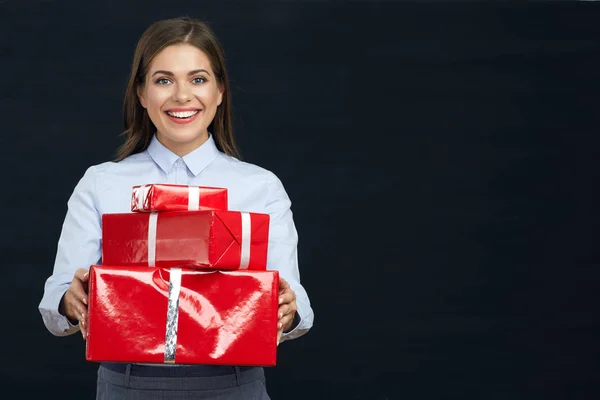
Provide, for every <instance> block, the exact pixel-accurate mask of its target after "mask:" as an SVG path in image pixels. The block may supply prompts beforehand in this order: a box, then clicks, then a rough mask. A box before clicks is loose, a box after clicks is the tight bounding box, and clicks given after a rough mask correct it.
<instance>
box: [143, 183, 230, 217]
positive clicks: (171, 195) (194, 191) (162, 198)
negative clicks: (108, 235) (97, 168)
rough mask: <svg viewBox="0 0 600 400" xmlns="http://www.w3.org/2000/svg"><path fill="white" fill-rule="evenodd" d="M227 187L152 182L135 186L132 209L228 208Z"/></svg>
mask: <svg viewBox="0 0 600 400" xmlns="http://www.w3.org/2000/svg"><path fill="white" fill-rule="evenodd" d="M227 207H228V204H227V189H224V188H217V187H208V186H187V185H173V184H151V185H139V186H134V187H133V190H132V192H131V211H133V212H150V211H186V210H189V211H196V210H227V209H228V208H227Z"/></svg>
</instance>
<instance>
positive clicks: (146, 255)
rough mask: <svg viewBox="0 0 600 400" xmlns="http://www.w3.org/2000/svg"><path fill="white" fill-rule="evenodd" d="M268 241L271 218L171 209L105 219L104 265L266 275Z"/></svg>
mask: <svg viewBox="0 0 600 400" xmlns="http://www.w3.org/2000/svg"><path fill="white" fill-rule="evenodd" d="M242 214H244V215H242ZM152 218H155V220H154V221H155V222H154V223H152V222H151V219H152ZM244 221H245V222H244ZM151 227H152V228H151ZM149 229H150V231H149ZM149 232H150V234H149ZM152 232H154V233H152ZM153 241H154V242H153ZM268 242H269V214H260V213H242V212H239V211H172V212H157V213H121V214H104V215H102V264H103V265H139V266H148V265H151V266H157V267H182V268H200V269H227V270H233V269H249V270H259V271H264V270H265V269H266V266H267V250H268Z"/></svg>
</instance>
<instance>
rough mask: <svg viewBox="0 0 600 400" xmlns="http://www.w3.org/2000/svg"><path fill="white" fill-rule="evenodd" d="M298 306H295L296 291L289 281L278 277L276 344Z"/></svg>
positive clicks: (290, 323) (290, 322) (292, 319)
mask: <svg viewBox="0 0 600 400" xmlns="http://www.w3.org/2000/svg"><path fill="white" fill-rule="evenodd" d="M297 310H298V307H297V306H296V293H294V291H293V290H292V288H291V287H290V285H289V283H287V281H286V280H285V279H283V278H281V277H280V278H279V311H278V315H277V316H278V318H279V321H278V322H277V345H279V341H280V340H281V335H282V334H283V331H284V330H286V329H288V328H289V327H290V326H291V325H292V322H294V316H295V315H296V311H297Z"/></svg>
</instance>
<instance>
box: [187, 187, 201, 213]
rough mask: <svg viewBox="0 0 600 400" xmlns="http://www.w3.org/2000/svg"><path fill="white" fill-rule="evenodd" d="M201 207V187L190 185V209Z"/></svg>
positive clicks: (195, 209) (194, 209) (196, 209)
mask: <svg viewBox="0 0 600 400" xmlns="http://www.w3.org/2000/svg"><path fill="white" fill-rule="evenodd" d="M199 209H200V188H199V187H198V186H188V211H198V210H199Z"/></svg>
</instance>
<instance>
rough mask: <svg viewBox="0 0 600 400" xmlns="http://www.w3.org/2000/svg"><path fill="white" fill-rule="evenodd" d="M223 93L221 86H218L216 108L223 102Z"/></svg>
mask: <svg viewBox="0 0 600 400" xmlns="http://www.w3.org/2000/svg"><path fill="white" fill-rule="evenodd" d="M224 91H225V89H224V87H223V85H219V97H218V98H217V107H218V106H220V105H221V103H222V102H223V92H224Z"/></svg>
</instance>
